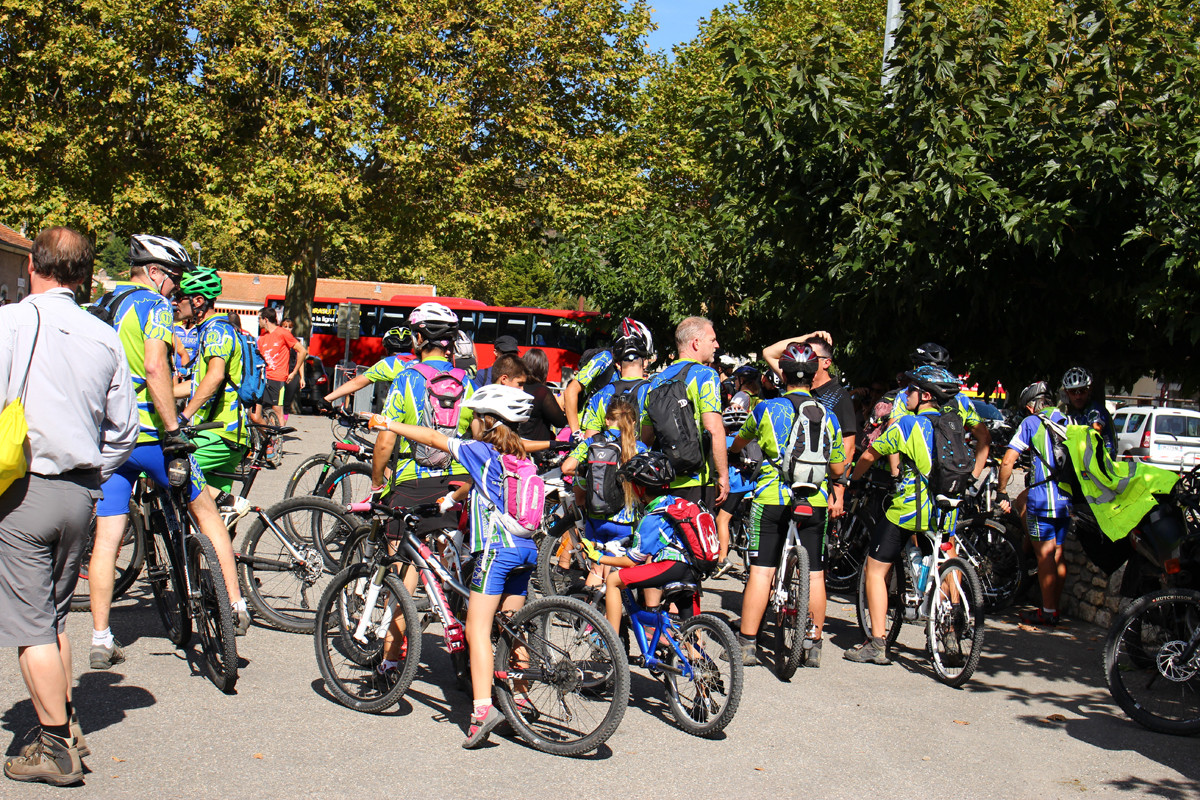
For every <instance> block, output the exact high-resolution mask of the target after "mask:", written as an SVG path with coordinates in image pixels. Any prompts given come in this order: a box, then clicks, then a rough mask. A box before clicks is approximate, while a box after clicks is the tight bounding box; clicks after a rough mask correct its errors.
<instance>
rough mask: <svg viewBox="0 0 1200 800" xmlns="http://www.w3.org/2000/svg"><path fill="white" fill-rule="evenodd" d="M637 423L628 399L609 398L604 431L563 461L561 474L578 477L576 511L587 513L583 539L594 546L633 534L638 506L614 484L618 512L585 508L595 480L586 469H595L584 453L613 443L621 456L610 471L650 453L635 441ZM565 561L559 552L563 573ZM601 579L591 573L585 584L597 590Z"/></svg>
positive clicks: (628, 490)
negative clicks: (618, 496)
mask: <svg viewBox="0 0 1200 800" xmlns="http://www.w3.org/2000/svg"><path fill="white" fill-rule="evenodd" d="M640 419H641V413H640V412H639V411H638V408H637V406H635V405H634V404H633V402H632V401H631V400H630V398H629V397H626V396H624V395H618V396H616V397H613V398H612V399H611V400H610V401H609V403H608V407H607V408H606V409H605V411H604V425H605V427H606V428H607V430H605V431H601V432H600V433H597V434H596V435H595V436H593V437H591V438H589V439H584V440H583V441H581V442H580V443H579V444H578V445H577V446H576V447H575V449H574V450H572V451H571V454H570V455H568V456H567V458H566V460H565V461H563V465H562V471H563V473H564V474H566V475H576V474H578V475H579V478H580V479H579V480H576V481H575V499H576V501H577V502H578V504H579V507H580V508H586V509H587V512H588V513H587V516H586V517H585V518H584V536H586V537H587V538H588V539H591V540H592V541H594V542H601V543H608V542H613V541H620V540H623V539H628V538H629V537H630V536H631V535H632V534H633V523H634V520H635V519H636V517H635V516H634V515H635V511H636V508H635V506H636V505H637V504H638V498H637V494H636V492H635V490H634V488H633V486H632V485H631V484H629V483H627V482H626V483H622V482H620V481H618V486H619V487H621V491H622V493H623V495H624V497H623V501H624V502H623V504H622V505H621V508H620V509H619V510H618V511H617V512H616V513H614V514H608V515H604V514H596V513H593V509H592V508H591V507H589V502H588V495H589V494H590V493H589V492H588V491H587V487H588V486H589V485H590V483H591V481H592V479H593V478H598V477H599V476H596V475H591V474H589V469H595V467H590V465H589V463H588V450H589V448H590V447H591V445H592V443H593V442H605V441H609V442H614V443H616V444H618V445H619V446H620V448H621V455H620V458H619V459H618V460H619V463H618V464H614V465H612V468H614V469H615V468H618V467H620V466H621V465H622V464H626V463H628V462H629V459H631V458H633V457H634V456H635V455H637V454H638V453H644V452H646V451H647V450H649V449H650V448H649V447H647V446H646V444H645V443H643V442H642V441H641V440H640V439H639V438H638V423H639V421H640ZM569 558H570V551H569V550H568V549H567V548H563V549H562V550H561V552H560V555H559V566H560V567H563V568H564V569H565V568H566V567H567V566H568V565H569ZM603 577H604V573H603V572H601V571H599V570H597V571H593V573H592V574H591V575H589V576H588V580H587V584H588V585H589V586H599V585H600V582H601V580H602V579H603Z"/></svg>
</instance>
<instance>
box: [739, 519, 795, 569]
mask: <svg viewBox="0 0 1200 800" xmlns="http://www.w3.org/2000/svg"><path fill="white" fill-rule="evenodd" d="M791 521H792V507H791V506H765V505H762V504H760V503H751V504H750V519H749V520H747V521H746V533H747V534H748V535H749V537H750V564H751V566H755V567H770V568H772V569H773V568H775V567H778V566H779V559H780V557H781V556H782V555H783V544H784V542H786V541H787V534H788V524H789V523H790V522H791Z"/></svg>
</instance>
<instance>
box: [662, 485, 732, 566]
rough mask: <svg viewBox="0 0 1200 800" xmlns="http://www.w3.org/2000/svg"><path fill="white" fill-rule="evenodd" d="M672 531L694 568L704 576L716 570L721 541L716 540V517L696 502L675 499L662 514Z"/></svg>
mask: <svg viewBox="0 0 1200 800" xmlns="http://www.w3.org/2000/svg"><path fill="white" fill-rule="evenodd" d="M656 513H660V514H662V515H663V516H664V517H665V518H666V520H667V522H669V523H670V524H671V528H672V529H673V530H674V531H675V536H676V538H677V539H678V540H679V541H680V543H682V544H683V546H684V550H685V551H686V552H687V554H688V555H689V556H691V558H692V566H693V567H695V568H696V569H698V570H700V572H702V573H704V574H706V575H707V574H708V573H710V572H712V571H713V570H714V569H716V568H717V564H718V555H719V554H720V552H721V551H720V547H721V543H720V539H718V538H717V521H716V520H715V519H713V515H712V514H710V513H708V512H707V511H705V510H704V509H703V508H701V507H700V506H698V505H696V504H695V503H692V502H689V501H687V500H684V499H682V498H676V499H675V502H674V503H671V505H669V506H667V507H666V508H664V509H662V510H661V511H659V512H656Z"/></svg>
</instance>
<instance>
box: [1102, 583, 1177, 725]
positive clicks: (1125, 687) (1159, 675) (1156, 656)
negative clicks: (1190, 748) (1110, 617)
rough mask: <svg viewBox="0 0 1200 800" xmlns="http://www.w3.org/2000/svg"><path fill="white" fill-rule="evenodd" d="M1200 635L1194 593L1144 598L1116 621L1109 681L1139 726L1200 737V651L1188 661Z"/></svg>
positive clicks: (1108, 655)
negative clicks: (1196, 734)
mask: <svg viewBox="0 0 1200 800" xmlns="http://www.w3.org/2000/svg"><path fill="white" fill-rule="evenodd" d="M1198 636H1200V592H1197V591H1194V590H1191V589H1161V590H1159V591H1157V592H1151V593H1150V594H1145V595H1142V596H1141V597H1139V598H1138V599H1137V600H1135V601H1134V602H1133V604H1132V605H1130V606H1129V608H1127V609H1125V611H1123V612H1122V613H1121V614H1119V615H1118V616H1117V618H1116V619H1115V620H1114V621H1113V624H1112V627H1111V628H1109V631H1108V636H1107V638H1106V639H1105V642H1104V662H1103V663H1104V680H1105V682H1106V683H1107V684H1108V690H1109V692H1110V693H1111V694H1112V697H1113V700H1115V701H1116V703H1117V705H1118V706H1120V707H1121V710H1122V711H1124V712H1125V713H1126V714H1127V715H1129V717H1130V718H1131V719H1132V720H1133V721H1134V722H1136V723H1137V724H1139V725H1141V726H1142V727H1143V728H1147V729H1149V730H1152V731H1155V732H1157V733H1167V734H1171V735H1174V736H1188V735H1191V734H1195V733H1200V699H1198V697H1200V695H1198V694H1197V692H1198V691H1200V650H1194V651H1193V653H1192V655H1191V657H1190V658H1188V657H1187V656H1188V650H1189V649H1192V647H1191V643H1192V641H1193V640H1194V639H1195V638H1196V637H1198ZM1132 639H1136V641H1133V640H1132ZM1131 651H1133V652H1132V653H1131ZM1156 690H1157V691H1156Z"/></svg>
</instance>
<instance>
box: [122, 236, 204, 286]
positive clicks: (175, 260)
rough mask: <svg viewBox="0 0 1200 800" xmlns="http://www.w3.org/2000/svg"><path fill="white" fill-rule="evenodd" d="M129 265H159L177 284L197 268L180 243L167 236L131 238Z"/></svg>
mask: <svg viewBox="0 0 1200 800" xmlns="http://www.w3.org/2000/svg"><path fill="white" fill-rule="evenodd" d="M129 263H130V264H132V265H133V266H135V267H142V266H145V265H147V264H157V265H158V266H160V267H161V268H162V269H163V270H165V271H166V272H169V273H172V274H173V275H174V276H175V282H176V283H178V282H179V277H180V276H181V275H183V273H185V272H188V271H189V270H192V269H194V268H195V266H196V265H195V264H193V263H192V257H191V255H190V254H189V253H188V251H187V249H186V248H185V247H184V246H183V245H181V244H180V243H179V242H177V241H175V240H174V239H171V238H169V237H167V236H150V235H149V234H145V233H139V234H137V235H135V236H131V237H129Z"/></svg>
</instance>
